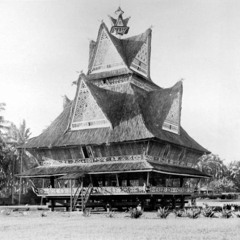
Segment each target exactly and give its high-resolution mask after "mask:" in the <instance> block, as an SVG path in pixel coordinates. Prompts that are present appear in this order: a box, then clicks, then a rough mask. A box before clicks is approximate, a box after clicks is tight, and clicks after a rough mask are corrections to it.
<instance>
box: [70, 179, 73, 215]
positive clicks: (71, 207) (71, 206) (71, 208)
mask: <svg viewBox="0 0 240 240" xmlns="http://www.w3.org/2000/svg"><path fill="white" fill-rule="evenodd" d="M70 188H71V192H70V212H72V210H73V204H72V179H70Z"/></svg>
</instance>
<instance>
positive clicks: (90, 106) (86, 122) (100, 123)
mask: <svg viewBox="0 0 240 240" xmlns="http://www.w3.org/2000/svg"><path fill="white" fill-rule="evenodd" d="M105 127H111V123H110V122H109V121H108V119H107V118H106V116H105V115H104V113H103V111H102V110H101V108H100V107H99V106H98V104H97V102H96V100H95V99H94V97H93V96H92V94H91V92H90V90H89V88H88V86H87V84H86V83H85V82H84V80H81V82H80V86H79V90H78V93H77V98H76V104H75V108H74V112H73V117H72V122H71V130H80V129H89V128H105Z"/></svg>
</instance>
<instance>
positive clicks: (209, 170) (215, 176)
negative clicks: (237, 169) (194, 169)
mask: <svg viewBox="0 0 240 240" xmlns="http://www.w3.org/2000/svg"><path fill="white" fill-rule="evenodd" d="M198 169H199V170H200V171H202V172H204V173H206V174H208V175H210V176H211V178H209V179H205V180H201V183H202V184H204V185H205V184H206V185H209V183H210V182H211V181H214V180H219V179H222V178H223V177H224V176H226V174H227V167H226V165H225V164H224V163H223V160H222V159H220V157H219V156H218V155H215V154H208V155H203V156H202V157H201V158H200V161H199V162H198Z"/></svg>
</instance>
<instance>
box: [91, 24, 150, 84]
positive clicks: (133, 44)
mask: <svg viewBox="0 0 240 240" xmlns="http://www.w3.org/2000/svg"><path fill="white" fill-rule="evenodd" d="M103 29H105V30H106V31H107V33H108V35H109V37H110V39H111V41H112V43H113V44H114V46H115V47H116V49H117V51H118V53H119V55H120V56H121V58H122V59H123V61H124V62H125V64H126V66H127V67H128V69H118V70H113V71H105V72H101V73H95V74H91V78H93V79H96V78H105V77H110V76H118V75H120V74H126V73H131V72H133V71H132V70H130V65H131V63H132V61H133V59H134V57H135V56H136V55H137V53H138V52H139V50H140V49H141V47H142V45H143V44H144V43H145V42H146V40H147V38H148V39H149V50H148V51H149V56H148V57H149V65H150V57H151V35H152V30H151V29H147V30H146V31H145V32H144V33H142V34H139V35H136V36H132V37H129V38H124V39H119V38H117V37H115V36H113V35H112V34H111V33H110V32H109V30H108V28H107V26H106V25H105V23H104V22H103V23H102V24H101V25H100V27H99V31H98V37H97V41H96V43H95V42H94V43H93V42H91V43H90V46H89V52H90V53H89V65H88V66H89V68H88V69H89V73H90V69H91V67H92V65H93V61H94V57H95V55H96V51H97V43H98V42H99V39H100V35H101V32H102V30H103ZM137 74H138V73H137ZM146 79H147V80H149V81H151V79H150V76H149V77H147V78H146Z"/></svg>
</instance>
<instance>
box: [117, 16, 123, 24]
mask: <svg viewBox="0 0 240 240" xmlns="http://www.w3.org/2000/svg"><path fill="white" fill-rule="evenodd" d="M116 25H117V26H124V24H123V21H122V18H121V17H120V18H119V19H118V21H117V24H116Z"/></svg>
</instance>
